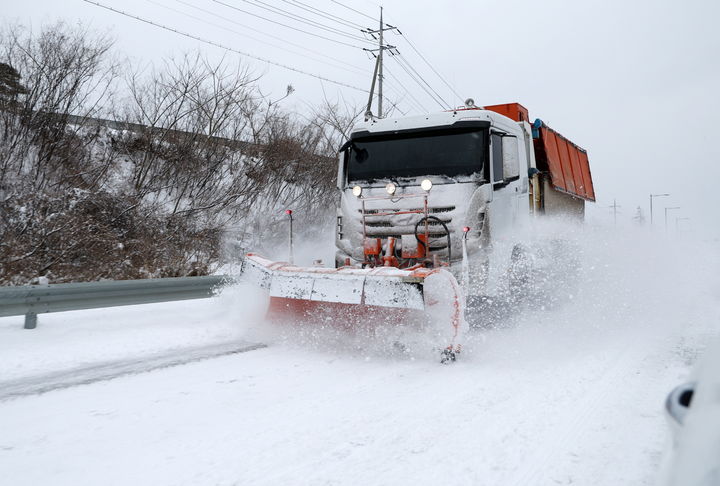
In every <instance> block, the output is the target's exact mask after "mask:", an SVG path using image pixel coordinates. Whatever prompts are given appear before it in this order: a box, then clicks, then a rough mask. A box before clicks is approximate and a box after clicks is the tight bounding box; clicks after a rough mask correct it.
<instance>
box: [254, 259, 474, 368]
mask: <svg viewBox="0 0 720 486" xmlns="http://www.w3.org/2000/svg"><path fill="white" fill-rule="evenodd" d="M242 272H243V274H244V275H245V276H246V277H247V278H248V279H249V280H250V281H251V282H254V283H255V284H256V285H257V286H259V287H260V288H262V289H265V290H266V291H267V292H268V293H269V296H270V307H269V309H268V316H267V317H268V318H269V319H271V320H287V319H290V320H293V321H309V322H312V321H325V320H332V321H333V322H336V323H338V324H340V325H342V326H345V327H349V328H352V327H355V326H370V327H372V326H373V325H375V324H379V323H381V322H382V323H385V322H391V323H395V324H398V325H410V326H416V327H418V328H421V329H426V328H430V329H431V330H432V331H433V332H436V334H437V336H438V339H439V340H440V342H438V346H439V347H440V348H441V349H443V352H444V355H443V356H445V357H448V356H449V357H451V358H452V359H454V356H455V354H456V353H457V352H459V351H460V347H461V344H462V343H461V340H462V335H463V334H464V332H465V330H466V329H467V324H466V322H465V319H464V315H465V312H464V308H465V305H464V299H463V294H462V291H461V289H460V286H459V285H458V283H457V281H456V280H455V277H453V275H452V274H451V273H450V272H449V271H447V270H444V269H442V268H436V269H432V268H416V269H408V270H401V269H398V268H394V267H375V268H356V267H342V268H337V269H336V268H325V267H298V266H295V265H292V264H289V263H285V262H274V261H271V260H267V259H266V258H263V257H261V256H259V255H256V254H253V253H250V254H248V255H247V256H246V258H245V259H244V261H243V269H242Z"/></svg>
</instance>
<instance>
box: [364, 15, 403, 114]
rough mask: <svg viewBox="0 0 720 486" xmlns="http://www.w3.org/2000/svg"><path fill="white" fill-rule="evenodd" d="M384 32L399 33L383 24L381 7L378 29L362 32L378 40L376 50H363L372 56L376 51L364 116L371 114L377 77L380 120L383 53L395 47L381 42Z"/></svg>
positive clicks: (388, 25)
mask: <svg viewBox="0 0 720 486" xmlns="http://www.w3.org/2000/svg"><path fill="white" fill-rule="evenodd" d="M386 30H397V31H398V32H399V30H398V28H397V27H395V26H393V25H390V24H386V23H385V22H383V8H382V7H380V28H379V29H377V30H374V29H364V30H362V32H364V33H366V34H370V35H371V36H372V38H373V39H377V40H378V48H377V49H363V50H365V51H368V52H371V53H373V55H375V51H377V60H376V64H375V73H374V74H373V80H372V84H371V85H370V99H369V100H368V106H367V113H366V115H369V114H372V99H373V93H374V91H375V78H376V77H377V85H378V102H377V106H378V113H377V117H378V118H382V116H383V78H384V76H383V52H384V51H385V50H387V49H395V46H391V45H390V44H387V45H385V44H384V42H383V34H384V32H385V31H386ZM376 35H377V36H376Z"/></svg>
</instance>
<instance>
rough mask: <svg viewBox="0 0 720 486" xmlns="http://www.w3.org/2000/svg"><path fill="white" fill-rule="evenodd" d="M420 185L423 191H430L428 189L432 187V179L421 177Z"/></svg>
mask: <svg viewBox="0 0 720 486" xmlns="http://www.w3.org/2000/svg"><path fill="white" fill-rule="evenodd" d="M420 187H422V189H423V191H428V192H430V189H432V181H431V180H430V179H423V181H422V182H421V183H420Z"/></svg>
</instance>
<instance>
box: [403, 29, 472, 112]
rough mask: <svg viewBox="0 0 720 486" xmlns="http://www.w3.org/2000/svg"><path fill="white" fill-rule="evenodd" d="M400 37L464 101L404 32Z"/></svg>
mask: <svg viewBox="0 0 720 486" xmlns="http://www.w3.org/2000/svg"><path fill="white" fill-rule="evenodd" d="M398 32H400V31H399V30H398ZM400 35H401V36H402V37H403V38H404V39H405V41H406V42H407V43H408V45H410V47H412V50H413V51H415V53H416V54H417V55H418V56H420V58H421V59H422V60H423V61H425V64H427V65H428V66H429V67H430V69H432V71H433V72H434V73H435V74H436V75H437V77H438V78H440V80H441V81H442V82H443V83H445V86H447V87H448V88H450V91H452V92H453V93H454V94H455V96H457V97H458V99H459V100H461V101H462V96H460V95H459V94H458V92H457V91H455V88H454V87H453V86H452V85H451V84H450V83H448V82H447V81H446V80H445V78H443V77H442V76H441V75H440V73H439V72H438V71H437V70H436V69H435V68H434V67H433V65H432V64H430V61H428V60H427V59H426V58H425V56H423V55H422V54H421V53H420V51H419V50H418V49H417V47H415V44H413V43H412V42H410V39H408V37H407V36H406V35H405V34H403V33H402V32H400Z"/></svg>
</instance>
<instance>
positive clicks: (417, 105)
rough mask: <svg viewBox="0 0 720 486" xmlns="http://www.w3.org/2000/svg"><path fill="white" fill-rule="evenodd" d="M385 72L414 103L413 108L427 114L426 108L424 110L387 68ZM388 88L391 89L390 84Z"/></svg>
mask: <svg viewBox="0 0 720 486" xmlns="http://www.w3.org/2000/svg"><path fill="white" fill-rule="evenodd" d="M385 71H387V73H388V74H389V75H390V77H391V78H393V79H394V80H395V82H396V83H397V84H398V86H399V87H401V88H402V89H403V90H404V91H405V94H407V95H408V97H409V98H410V99H411V100H412V101H413V102H414V103H415V105H416V106H415V108H419V109H420V111H421V112H423V113H427V112H428V110H427V108H425V107H424V106H423V105H422V103H420V102H419V101H418V99H417V98H415V96H413V94H412V93H411V92H410V91H409V90H408V89H407V88H406V87H405V86H404V85H403V84H402V82H400V80H399V79H398V78H397V76H395V74H393V72H392V71H390V70H389V69H388V68H387V67H385ZM390 86H391V87H393V86H392V84H391V85H390ZM408 104H409V103H408Z"/></svg>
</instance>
